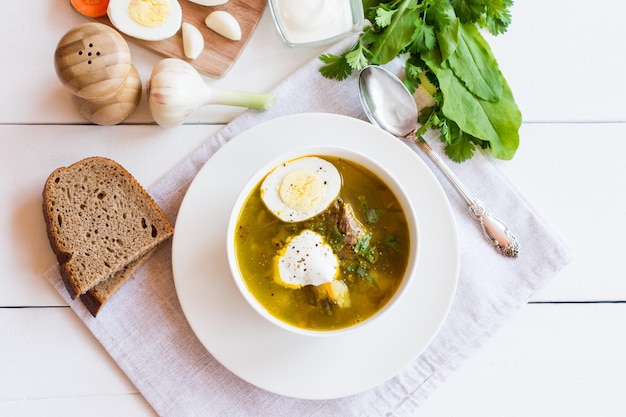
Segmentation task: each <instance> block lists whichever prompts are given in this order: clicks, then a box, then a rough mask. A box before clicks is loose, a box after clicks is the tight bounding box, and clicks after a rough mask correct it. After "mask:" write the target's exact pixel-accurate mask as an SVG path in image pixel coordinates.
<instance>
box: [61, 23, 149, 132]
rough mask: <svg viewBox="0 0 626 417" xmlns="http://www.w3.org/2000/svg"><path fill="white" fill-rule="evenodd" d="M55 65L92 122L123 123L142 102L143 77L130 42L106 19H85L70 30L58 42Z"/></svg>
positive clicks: (78, 106) (82, 111)
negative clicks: (138, 69) (104, 21)
mask: <svg viewBox="0 0 626 417" xmlns="http://www.w3.org/2000/svg"><path fill="white" fill-rule="evenodd" d="M54 66H55V70H56V73H57V76H58V78H59V80H60V81H61V82H62V83H63V85H64V86H65V87H66V88H67V89H68V90H69V91H70V92H71V93H72V94H73V98H74V102H75V104H76V106H77V108H78V111H79V113H80V114H81V115H82V116H83V117H84V118H85V119H87V120H89V121H90V122H92V123H95V124H98V125H115V124H118V123H121V122H123V121H124V120H126V119H127V118H128V117H129V116H130V115H131V114H132V113H133V112H134V111H135V110H136V109H137V106H138V105H139V101H140V99H141V79H140V78H139V73H138V72H137V70H136V69H135V67H134V66H133V65H132V63H131V57H130V50H129V48H128V44H127V43H126V41H125V40H124V38H123V37H122V35H120V34H119V33H118V32H117V31H116V30H115V29H113V28H111V27H109V26H107V25H105V24H103V23H96V22H90V23H84V24H82V25H79V26H76V27H75V28H74V29H72V30H70V31H69V32H67V33H66V34H65V35H64V36H63V37H62V38H61V40H60V41H59V43H58V45H57V49H56V51H55V53H54Z"/></svg>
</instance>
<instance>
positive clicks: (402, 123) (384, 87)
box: [359, 65, 520, 258]
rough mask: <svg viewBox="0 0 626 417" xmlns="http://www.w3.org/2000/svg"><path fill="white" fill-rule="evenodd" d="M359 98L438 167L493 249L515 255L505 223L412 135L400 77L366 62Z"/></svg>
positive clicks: (412, 113)
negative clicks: (492, 214) (367, 64)
mask: <svg viewBox="0 0 626 417" xmlns="http://www.w3.org/2000/svg"><path fill="white" fill-rule="evenodd" d="M359 98H360V100H361V105H362V106H363V110H364V111H365V114H366V116H367V118H368V119H369V120H370V121H371V122H372V123H373V124H374V125H376V126H378V127H380V128H381V129H383V130H386V131H387V132H389V133H391V134H392V135H394V136H396V137H399V138H401V139H406V140H410V141H413V142H414V143H415V144H416V145H417V146H418V147H419V148H420V149H421V150H422V151H424V153H426V155H428V157H429V158H430V159H431V160H432V161H433V163H434V164H435V165H437V167H438V168H439V169H440V170H441V172H442V173H443V174H444V176H445V177H446V178H447V179H448V181H450V184H452V186H453V187H454V189H455V190H456V191H457V192H458V194H459V196H460V197H461V198H463V200H464V201H465V203H466V204H467V208H468V211H469V214H470V215H471V216H472V217H473V218H474V219H475V220H477V221H478V222H479V223H480V226H481V228H482V232H483V236H484V237H485V238H486V239H487V241H488V242H489V243H490V244H491V245H493V246H494V247H495V248H496V250H497V251H498V252H499V253H500V254H502V255H504V256H506V257H509V258H516V257H517V256H518V255H519V249H520V245H519V242H518V241H517V238H516V237H515V235H513V234H512V233H511V231H510V230H509V227H508V226H507V225H506V224H504V223H503V222H502V221H501V220H499V219H497V218H495V217H493V216H491V215H490V214H489V213H488V212H487V210H486V209H485V206H484V205H483V203H482V202H481V201H480V200H479V199H478V198H476V197H475V196H474V195H473V194H472V193H470V191H469V190H468V189H467V187H466V186H465V185H464V184H463V183H462V182H461V181H460V180H459V179H458V178H457V176H456V175H455V174H454V173H453V172H452V171H451V170H450V168H449V167H448V166H447V165H446V164H445V162H444V161H443V159H441V157H440V156H439V155H438V154H437V153H436V152H435V151H434V150H433V149H432V148H431V147H430V145H429V144H428V143H427V142H426V141H425V140H424V138H422V137H421V136H419V135H416V130H417V116H418V109H417V105H416V104H415V100H414V99H413V95H412V94H411V93H410V92H409V90H408V89H407V88H406V87H405V85H404V84H403V83H402V81H401V80H400V79H399V78H398V77H396V76H395V75H394V74H392V73H391V72H389V71H388V70H386V69H384V68H382V67H379V66H376V65H370V66H367V67H365V68H364V69H363V70H362V71H361V73H360V74H359Z"/></svg>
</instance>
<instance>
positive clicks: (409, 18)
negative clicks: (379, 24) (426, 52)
mask: <svg viewBox="0 0 626 417" xmlns="http://www.w3.org/2000/svg"><path fill="white" fill-rule="evenodd" d="M414 2H415V0H413V1H411V0H401V1H400V2H399V3H398V8H397V9H396V12H395V13H394V14H393V17H392V19H391V21H390V22H389V25H388V26H386V27H385V28H383V29H382V30H381V32H380V33H379V34H378V37H377V38H376V41H375V42H374V43H372V45H371V46H370V47H369V50H370V52H371V56H370V62H371V63H372V64H377V65H383V64H386V63H388V62H390V61H391V60H393V59H394V58H395V57H396V56H398V55H399V54H400V53H401V52H402V51H403V50H404V49H405V48H406V47H407V46H408V45H409V44H410V43H411V39H412V36H413V33H414V32H415V22H416V21H417V20H418V19H419V18H420V16H419V11H418V10H417V8H416V7H415V4H414Z"/></svg>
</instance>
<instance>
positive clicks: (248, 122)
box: [46, 42, 571, 417]
mask: <svg viewBox="0 0 626 417" xmlns="http://www.w3.org/2000/svg"><path fill="white" fill-rule="evenodd" d="M345 46H346V42H344V43H342V44H339V45H336V48H335V49H336V50H341V48H344V47H345ZM318 68H319V61H317V60H314V61H312V62H311V63H309V64H307V65H305V66H304V67H303V68H301V69H300V70H299V71H297V72H296V73H294V74H293V75H292V76H290V77H289V78H287V79H286V80H285V81H283V82H282V83H281V84H279V85H278V86H277V87H276V88H275V89H274V93H275V94H276V95H277V97H278V103H277V105H276V107H275V108H274V109H272V110H270V111H266V112H259V111H248V112H246V113H244V114H243V115H242V116H240V117H238V118H237V119H235V120H233V121H232V122H231V123H230V124H228V125H227V126H226V127H225V128H224V129H222V130H221V131H220V132H218V133H217V134H216V135H215V136H214V137H212V138H210V139H208V140H207V141H206V142H205V143H204V144H203V145H202V146H201V147H200V148H199V149H197V150H196V151H194V152H193V153H192V154H191V155H189V157H188V158H187V159H186V160H185V161H183V162H181V163H180V164H179V165H177V166H176V167H175V168H174V169H173V170H172V171H171V172H169V173H168V174H167V175H165V176H164V177H163V178H162V179H160V180H159V181H158V182H157V183H155V184H154V185H153V186H151V187H150V188H149V189H148V192H149V193H150V194H151V195H152V196H153V197H154V198H155V200H156V201H157V203H158V204H159V205H160V206H161V207H162V209H163V210H164V212H165V213H166V215H167V216H168V218H169V219H170V220H171V221H172V222H175V220H176V215H177V212H178V209H179V207H180V204H181V201H182V199H183V197H184V194H185V192H186V190H187V188H188V186H189V184H190V182H191V181H192V179H193V178H194V176H195V174H196V173H197V172H198V170H199V169H200V168H201V167H202V165H203V164H204V163H205V162H206V161H207V160H208V159H209V158H210V157H211V156H212V155H213V154H214V153H215V152H216V151H217V150H218V149H219V148H220V146H222V145H223V144H224V143H226V142H227V141H228V140H230V139H231V138H233V137H234V136H236V135H237V134H238V133H240V132H243V131H244V130H246V129H248V128H250V127H252V126H254V125H256V124H258V123H260V122H262V121H266V120H268V119H271V118H275V117H278V116H282V115H286V114H292V113H301V112H328V113H338V114H343V115H347V116H352V117H356V118H361V119H365V116H364V114H363V112H362V110H361V106H360V103H359V99H358V91H357V84H356V81H355V80H348V81H344V82H336V81H330V80H327V79H324V78H323V77H321V76H320V74H319V72H318ZM430 142H431V144H432V145H433V146H434V147H435V148H440V146H439V144H438V143H437V142H438V141H437V140H436V139H435V140H432V138H431V139H430ZM407 151H408V152H410V151H411V150H409V149H407ZM415 151H416V152H419V151H418V150H416V149H415ZM427 163H428V164H429V165H430V166H431V167H432V168H433V169H434V167H433V166H432V165H431V164H430V162H429V161H428V162H427ZM451 165H452V169H453V170H454V171H455V172H456V173H457V175H458V176H459V177H460V178H461V179H462V180H463V181H464V182H465V183H466V184H467V185H468V187H469V188H470V189H471V190H473V191H474V192H475V193H476V194H477V195H478V196H479V197H480V198H481V199H482V200H483V201H484V202H485V204H486V205H487V207H489V208H490V210H491V211H492V212H493V213H494V214H498V215H500V216H503V217H506V221H507V223H508V224H509V226H510V227H511V228H512V229H513V230H514V232H515V233H516V235H517V236H518V238H519V240H520V242H521V245H522V250H521V255H520V257H519V258H518V259H508V258H504V257H502V256H500V255H499V254H497V253H496V251H495V250H494V249H493V248H492V247H491V246H489V245H488V244H486V243H485V242H484V238H483V237H482V235H481V233H480V230H479V228H478V225H477V224H476V222H475V221H473V220H471V219H470V217H469V216H468V215H467V213H466V208H465V206H464V204H463V203H462V202H461V200H460V199H459V198H458V197H457V196H456V194H455V193H454V191H453V190H452V188H451V187H450V186H449V185H448V184H447V183H446V182H445V180H444V178H443V177H442V175H440V174H439V173H438V172H436V175H437V178H438V179H439V180H440V181H441V183H442V184H443V186H444V189H445V191H446V193H447V194H448V198H449V199H450V201H451V205H452V208H453V211H454V213H455V220H456V223H457V226H458V230H459V239H460V249H461V254H460V256H461V272H460V277H459V284H458V289H457V293H456V296H455V300H454V302H453V304H452V306H451V310H450V312H449V315H448V317H447V319H446V321H445V322H444V324H443V327H442V328H441V330H440V332H439V333H438V335H437V336H436V337H435V339H434V340H433V341H432V343H431V344H430V346H429V347H428V348H427V349H426V351H425V352H424V353H423V354H422V355H421V356H420V357H419V358H418V359H417V360H415V361H414V362H413V363H412V364H410V365H409V366H408V367H407V368H406V369H405V370H404V371H402V372H401V373H400V374H399V375H397V376H396V377H394V378H392V379H391V380H389V381H387V382H386V383H384V384H382V385H380V386H379V387H377V388H374V389H371V390H370V391H367V392H364V393H361V394H358V395H354V396H350V397H347V398H341V399H335V400H327V401H316V400H298V399H293V398H287V397H282V396H280V395H276V394H272V393H269V392H266V391H264V390H262V389H260V388H257V387H255V386H253V385H251V384H248V383H247V382H245V381H243V380H241V379H240V378H238V377H237V376H235V375H234V374H232V373H231V372H230V371H228V370H226V369H225V368H224V367H223V366H222V365H221V364H220V363H219V362H218V361H217V360H216V359H214V358H213V357H212V356H211V355H210V354H209V353H208V352H207V351H206V350H205V348H204V347H203V346H202V345H201V343H200V342H199V341H198V339H197V338H196V336H195V335H194V333H193V332H192V330H191V328H190V327H189V325H188V324H187V321H186V320H185V317H184V315H183V313H182V311H181V308H180V305H179V303H178V299H177V297H176V292H175V288H174V282H173V278H172V266H171V244H167V245H165V246H163V247H161V248H160V249H159V250H158V252H157V253H155V255H154V256H153V257H152V258H151V259H150V260H149V261H148V262H147V263H146V264H144V266H143V267H141V268H140V270H139V271H138V272H137V273H136V275H135V277H134V279H131V280H129V282H128V283H127V284H125V286H124V288H123V289H122V290H121V291H120V292H119V293H118V294H116V296H115V297H113V299H111V300H110V301H109V304H108V305H107V306H106V307H105V308H104V309H103V311H101V313H100V314H99V316H98V318H95V319H94V318H93V317H91V315H90V314H89V313H88V312H87V310H86V309H85V308H84V307H83V305H82V304H81V303H80V302H78V301H72V300H70V299H69V298H68V296H67V292H66V290H65V288H64V286H63V283H62V281H61V278H60V275H59V272H58V266H55V267H52V268H51V269H50V270H49V271H48V272H47V273H46V278H47V279H48V280H49V281H50V282H51V283H52V284H53V285H54V287H55V288H56V289H57V290H58V291H59V293H60V294H61V295H62V296H63V297H64V298H65V300H66V302H67V303H68V304H69V305H70V306H71V308H72V309H73V310H74V311H75V312H76V314H77V315H78V316H79V317H80V318H81V319H82V320H83V322H84V323H85V325H86V326H87V327H88V328H89V329H90V330H91V331H92V333H93V334H94V335H95V337H96V338H97V339H98V340H99V341H100V342H101V343H102V345H103V346H104V348H105V349H106V350H107V351H108V352H109V354H110V355H111V357H112V358H113V359H114V360H115V361H116V362H117V363H118V364H119V366H120V367H121V369H122V370H123V371H124V372H125V373H126V375H127V376H128V377H129V378H130V380H131V381H132V382H133V383H134V384H135V386H136V387H137V389H138V390H139V391H140V392H141V393H142V394H143V395H144V397H145V398H146V399H147V400H148V402H149V403H150V404H151V405H152V407H154V409H155V410H156V412H157V413H158V414H159V415H161V416H172V417H182V416H259V415H267V416H313V415H315V416H342V417H345V416H359V417H362V416H383V415H384V416H399V415H407V414H408V413H410V412H412V411H413V410H414V409H415V408H416V407H418V406H419V405H420V403H422V402H423V401H424V400H425V399H426V398H427V397H428V396H429V394H431V393H432V392H433V391H434V390H435V389H436V388H437V386H438V385H439V384H440V383H441V382H442V381H443V380H444V379H445V378H446V377H447V376H448V375H450V374H451V373H452V372H453V371H454V370H455V369H456V368H457V367H458V366H459V365H460V364H461V363H462V361H463V360H464V359H466V358H467V357H469V356H470V355H471V354H472V352H474V351H475V350H476V349H477V348H478V347H479V346H480V345H481V344H482V343H483V342H484V341H485V340H486V339H487V338H489V337H490V336H491V335H492V334H493V333H494V332H495V331H496V330H497V329H498V327H499V326H500V325H501V324H502V323H503V322H504V321H505V320H506V319H507V318H508V317H509V316H510V315H511V314H512V313H513V312H515V311H516V310H517V309H519V308H520V307H522V306H523V305H524V304H526V303H527V301H528V300H529V298H530V297H531V296H532V294H533V293H534V292H535V291H536V290H537V289H539V288H540V287H541V286H542V285H543V284H545V283H546V282H547V281H548V280H549V279H550V278H551V277H552V276H554V275H555V274H556V273H557V272H558V271H559V270H560V269H561V268H562V267H563V266H565V265H566V264H567V263H568V262H569V260H570V258H571V255H570V251H569V249H568V248H567V246H566V245H565V244H564V243H563V242H562V241H561V240H560V239H559V238H558V237H557V236H556V235H555V234H554V233H553V232H552V231H551V230H550V229H549V227H548V226H547V225H546V224H545V223H544V221H543V220H542V218H541V217H540V216H539V215H538V214H537V213H536V212H534V211H533V208H532V207H531V206H530V205H529V203H528V202H527V201H526V200H525V199H524V197H523V196H522V195H520V194H519V193H518V192H517V191H516V190H515V188H514V187H513V186H512V185H511V184H510V183H509V182H508V181H507V179H506V178H504V177H503V175H502V174H501V173H500V172H499V171H498V170H497V168H496V167H494V166H493V165H492V163H491V162H490V161H489V159H488V158H487V157H484V156H482V155H478V156H476V157H475V158H474V159H473V160H471V161H469V162H466V163H463V164H451Z"/></svg>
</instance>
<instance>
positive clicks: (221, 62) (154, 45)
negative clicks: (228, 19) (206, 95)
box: [96, 0, 267, 77]
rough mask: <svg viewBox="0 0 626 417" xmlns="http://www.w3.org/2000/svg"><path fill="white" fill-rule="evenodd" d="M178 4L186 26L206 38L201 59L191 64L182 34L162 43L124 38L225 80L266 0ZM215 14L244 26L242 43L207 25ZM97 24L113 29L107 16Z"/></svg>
mask: <svg viewBox="0 0 626 417" xmlns="http://www.w3.org/2000/svg"><path fill="white" fill-rule="evenodd" d="M179 3H180V6H181V8H182V9H183V22H188V23H191V24H193V25H194V26H195V27H197V28H198V29H199V30H200V33H202V36H203V37H204V51H203V52H202V53H201V54H200V56H199V57H198V58H196V59H193V60H192V59H188V58H187V57H185V54H184V52H183V36H182V31H181V30H179V31H178V32H177V33H176V35H174V36H173V37H171V38H168V39H164V40H162V41H145V40H142V39H135V38H132V37H130V36H126V35H124V34H122V35H124V37H125V38H126V39H127V40H128V41H130V42H133V43H136V44H137V45H140V46H142V47H144V48H146V49H148V50H151V51H153V52H156V53H157V54H159V55H163V56H166V57H174V58H180V59H184V60H185V61H187V62H189V63H190V64H191V65H193V66H194V67H195V68H196V69H197V70H198V71H200V72H202V73H203V74H206V75H210V76H212V77H223V76H224V75H225V74H226V73H227V72H228V70H230V68H231V67H232V66H233V64H234V63H235V61H236V60H237V58H238V57H239V55H240V54H241V52H242V51H243V49H244V48H245V46H246V44H247V43H248V40H249V39H250V36H252V33H253V32H254V29H255V28H256V26H257V24H258V22H259V20H260V19H261V15H262V14H263V10H264V9H265V5H266V3H267V2H266V1H265V0H230V1H228V2H227V3H226V4H224V5H221V6H213V7H208V6H201V5H199V4H195V3H192V2H190V1H186V0H180V1H179ZM215 10H224V11H226V12H229V13H230V14H232V15H233V16H234V17H235V19H237V21H238V22H239V26H241V40H238V41H232V40H230V39H227V38H225V37H223V36H221V35H219V34H218V33H216V32H214V31H213V30H211V29H209V28H208V27H207V26H206V25H205V23H204V19H205V18H206V17H207V15H208V14H209V13H211V12H212V11H215ZM96 20H98V21H99V22H101V23H105V24H107V25H109V26H111V27H114V26H113V25H112V24H111V21H110V20H109V18H108V17H106V16H105V17H102V18H99V19H96Z"/></svg>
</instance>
